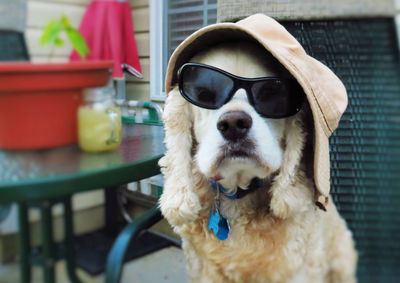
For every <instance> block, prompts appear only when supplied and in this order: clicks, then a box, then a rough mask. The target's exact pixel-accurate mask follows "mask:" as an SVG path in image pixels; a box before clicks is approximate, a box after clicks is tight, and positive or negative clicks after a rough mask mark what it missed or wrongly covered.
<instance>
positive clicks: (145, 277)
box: [0, 247, 188, 283]
mask: <svg viewBox="0 0 400 283" xmlns="http://www.w3.org/2000/svg"><path fill="white" fill-rule="evenodd" d="M185 264H186V262H185V258H184V256H183V252H182V250H181V249H178V248H176V247H169V248H165V249H162V250H159V251H157V252H154V253H152V254H149V255H146V256H144V257H141V258H138V259H136V260H132V261H130V262H127V263H125V267H124V272H123V275H122V280H121V282H123V283H130V282H135V283H148V282H171V283H172V282H174V283H185V282H188V278H187V275H186V270H185ZM77 273H78V276H79V278H80V279H81V280H82V281H83V282H85V283H100V282H104V274H101V275H99V276H95V277H92V276H90V275H89V274H88V273H86V272H84V271H82V270H80V269H78V272H77ZM56 277H57V282H59V283H69V279H68V277H67V273H66V266H65V263H64V261H60V262H59V263H57V265H56ZM18 281H19V265H18V264H17V263H13V264H7V265H2V264H0V283H11V282H18ZM32 282H33V283H40V282H43V278H42V272H41V270H40V268H39V267H35V268H34V269H33V273H32Z"/></svg>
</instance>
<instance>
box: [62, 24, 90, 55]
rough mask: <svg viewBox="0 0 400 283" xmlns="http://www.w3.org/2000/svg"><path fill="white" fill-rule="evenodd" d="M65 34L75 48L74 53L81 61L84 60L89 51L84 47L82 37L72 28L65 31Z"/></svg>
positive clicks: (84, 43) (84, 42)
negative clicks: (76, 53)
mask: <svg viewBox="0 0 400 283" xmlns="http://www.w3.org/2000/svg"><path fill="white" fill-rule="evenodd" d="M65 32H66V33H67V36H68V39H69V41H70V42H71V44H72V46H73V47H74V48H75V50H76V52H78V54H79V56H81V58H82V59H85V58H86V55H87V54H89V53H90V49H89V47H88V46H87V45H86V41H85V39H84V38H83V36H82V35H81V34H80V33H79V31H78V30H77V29H75V28H73V27H69V28H68V29H66V30H65Z"/></svg>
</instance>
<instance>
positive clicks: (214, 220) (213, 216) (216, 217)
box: [208, 210, 230, 241]
mask: <svg viewBox="0 0 400 283" xmlns="http://www.w3.org/2000/svg"><path fill="white" fill-rule="evenodd" d="M208 229H209V230H212V231H213V232H214V234H215V236H217V238H218V239H220V240H221V241H223V240H226V239H227V238H228V235H229V230H230V229H229V225H228V221H227V220H226V219H225V218H224V217H223V216H221V214H219V212H218V211H217V210H211V211H210V216H209V218H208Z"/></svg>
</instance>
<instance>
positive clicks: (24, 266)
mask: <svg viewBox="0 0 400 283" xmlns="http://www.w3.org/2000/svg"><path fill="white" fill-rule="evenodd" d="M18 218H19V221H18V222H19V254H20V261H21V263H20V266H21V267H20V268H21V270H20V272H21V274H20V281H21V282H22V283H27V282H30V281H31V266H30V262H29V258H30V229H29V220H28V206H27V204H26V203H24V202H20V203H18Z"/></svg>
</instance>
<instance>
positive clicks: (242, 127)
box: [217, 111, 253, 142]
mask: <svg viewBox="0 0 400 283" xmlns="http://www.w3.org/2000/svg"><path fill="white" fill-rule="evenodd" d="M252 124H253V120H252V119H251V117H250V115H249V114H247V113H246V112H243V111H229V112H226V113H224V114H222V115H221V116H220V117H219V119H218V123H217V128H218V130H219V131H220V132H221V134H222V136H223V137H224V138H225V139H226V140H228V141H233V142H235V141H237V140H240V139H242V138H244V137H245V136H246V135H247V133H248V132H249V130H250V128H251V125H252Z"/></svg>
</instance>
